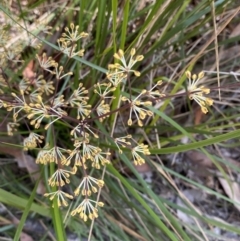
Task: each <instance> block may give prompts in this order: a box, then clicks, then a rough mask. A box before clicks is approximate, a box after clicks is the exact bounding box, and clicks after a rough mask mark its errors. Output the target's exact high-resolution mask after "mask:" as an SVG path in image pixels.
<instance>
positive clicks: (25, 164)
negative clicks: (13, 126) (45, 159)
mask: <svg viewBox="0 0 240 241" xmlns="http://www.w3.org/2000/svg"><path fill="white" fill-rule="evenodd" d="M3 142H4V143H9V144H18V145H19V144H20V143H21V141H20V135H15V136H2V137H0V153H4V154H7V155H10V156H14V157H15V161H16V162H17V163H18V166H19V168H26V169H27V170H28V173H29V174H30V175H31V178H32V179H33V180H34V181H36V180H38V179H39V177H40V174H39V171H40V170H39V166H38V165H37V164H36V163H35V160H34V158H33V157H31V156H29V155H27V154H25V153H24V151H23V150H22V149H21V148H19V147H15V146H11V145H7V144H3ZM37 193H38V194H42V195H43V194H44V193H45V186H44V184H43V181H42V180H41V181H40V182H39V185H38V188H37Z"/></svg>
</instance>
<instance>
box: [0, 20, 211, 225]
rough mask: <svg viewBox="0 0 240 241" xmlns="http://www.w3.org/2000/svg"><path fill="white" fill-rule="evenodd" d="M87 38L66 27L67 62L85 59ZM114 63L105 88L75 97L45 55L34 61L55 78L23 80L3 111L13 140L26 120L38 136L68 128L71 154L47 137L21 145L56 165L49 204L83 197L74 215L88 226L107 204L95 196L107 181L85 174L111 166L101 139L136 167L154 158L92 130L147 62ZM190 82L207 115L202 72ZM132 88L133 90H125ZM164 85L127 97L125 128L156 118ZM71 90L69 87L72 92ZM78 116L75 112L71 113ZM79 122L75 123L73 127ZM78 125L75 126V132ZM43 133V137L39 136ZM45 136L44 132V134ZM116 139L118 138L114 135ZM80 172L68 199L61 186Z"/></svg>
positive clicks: (131, 142) (121, 56)
mask: <svg viewBox="0 0 240 241" xmlns="http://www.w3.org/2000/svg"><path fill="white" fill-rule="evenodd" d="M87 36H88V34H87V33H85V32H81V33H79V27H78V26H75V25H74V24H71V25H70V28H68V27H66V28H65V32H64V33H63V34H62V36H61V37H60V39H58V46H59V49H60V51H61V52H62V53H64V54H65V55H66V56H67V57H68V58H69V59H70V58H73V57H74V56H83V55H84V49H80V50H79V49H78V41H81V40H82V39H83V38H86V37H87ZM114 58H115V63H113V64H109V66H108V71H107V74H106V78H105V82H98V83H97V84H95V85H94V86H93V87H92V88H91V89H93V91H92V92H90V90H89V89H87V88H86V87H85V86H84V85H83V83H79V85H78V86H77V88H75V89H73V90H72V91H67V92H66V93H67V94H65V93H64V92H63V93H62V92H61V93H60V92H59V93H58V89H57V86H58V83H59V82H60V81H61V80H62V79H64V80H65V79H66V78H71V76H72V74H73V73H72V71H65V67H64V66H62V65H59V63H57V62H56V61H55V60H54V59H53V58H52V57H49V56H47V55H46V53H43V54H42V55H36V61H37V63H38V65H39V67H40V69H41V71H42V72H43V73H44V72H45V73H48V74H50V75H51V76H52V78H51V80H47V79H44V75H43V74H40V73H36V76H35V78H34V80H28V79H22V80H21V81H20V83H19V85H18V89H14V90H13V92H12V93H11V98H8V99H1V100H0V107H3V108H5V109H6V110H7V111H8V112H12V114H13V121H12V122H9V123H8V125H7V128H8V133H9V135H13V132H14V131H16V128H17V127H18V125H19V123H20V122H21V120H22V119H23V118H27V120H29V122H28V123H29V124H30V125H31V126H32V127H33V129H34V130H43V129H45V131H49V132H50V133H53V132H52V130H53V129H54V127H55V124H57V123H58V122H59V121H62V122H63V123H64V124H65V125H67V124H68V121H69V120H70V122H71V124H69V125H68V126H69V136H70V138H71V140H72V148H71V149H66V148H64V147H60V146H58V143H55V144H54V145H53V146H50V144H48V143H45V146H44V147H42V148H41V145H42V143H43V141H44V139H45V135H44V134H41V135H40V134H37V133H35V132H34V130H33V131H31V132H30V134H29V136H28V137H26V138H24V140H23V148H24V150H30V149H35V148H38V149H40V150H39V151H38V155H37V158H36V163H38V164H43V165H48V164H51V163H52V164H53V165H55V172H54V173H52V175H51V176H50V177H49V179H48V185H49V187H51V188H52V192H49V193H46V194H45V195H44V196H46V197H49V199H50V200H53V199H56V200H57V205H58V206H59V207H60V206H68V202H69V201H68V200H72V199H73V198H74V196H78V195H81V196H82V197H83V200H82V202H81V203H80V204H79V205H78V206H77V207H76V208H75V209H74V210H72V211H71V215H73V216H74V215H76V214H78V215H79V217H80V218H82V219H83V220H84V221H87V220H88V219H94V218H97V217H98V207H102V206H103V205H104V204H103V203H102V202H99V201H95V200H94V199H93V198H92V196H93V195H94V194H95V193H97V192H99V191H100V190H101V188H103V186H104V180H102V179H97V178H95V177H92V176H90V175H89V173H88V172H87V168H89V166H90V167H92V168H96V169H101V168H102V167H103V166H105V165H107V164H111V159H112V152H110V151H109V149H103V148H102V147H100V146H99V145H98V140H99V137H100V136H101V140H102V141H103V140H105V139H106V140H107V138H111V141H112V143H114V145H115V146H116V150H117V151H118V153H119V154H122V153H123V152H126V154H127V155H129V156H130V155H131V156H132V160H133V163H134V164H135V165H142V164H143V163H145V158H144V156H146V155H150V151H149V148H148V145H146V144H143V143H138V142H137V141H136V140H135V139H133V137H132V136H131V135H129V134H127V135H123V136H116V137H114V136H113V137H109V136H108V137H104V135H103V134H102V133H101V131H100V130H98V129H97V127H96V126H95V125H94V124H93V123H94V122H93V121H92V120H95V119H98V120H99V121H100V122H104V121H107V120H108V118H109V117H111V113H115V112H116V111H117V110H113V111H112V109H111V107H112V106H111V103H112V101H113V100H114V99H115V96H114V92H115V91H116V89H117V88H118V87H119V86H130V87H131V82H130V78H131V75H133V76H135V77H139V76H140V75H141V74H140V72H139V71H137V70H135V69H134V67H135V65H136V64H137V63H138V62H140V61H142V60H143V59H144V57H143V55H136V50H135V49H134V48H132V49H131V50H130V56H126V55H125V53H124V52H123V50H119V51H118V52H117V53H115V54H114ZM186 76H187V77H188V79H189V84H188V92H189V98H190V99H192V100H195V101H196V102H197V103H198V104H199V105H200V106H201V109H202V111H203V112H204V113H206V112H207V111H208V109H207V107H208V106H211V105H212V104H213V100H212V99H210V98H207V97H205V94H208V93H209V92H210V89H208V88H205V87H204V86H200V87H198V82H199V80H200V79H201V78H202V77H203V72H201V73H199V74H198V76H197V75H191V73H190V72H189V71H187V72H186ZM0 81H1V82H0V84H1V86H4V87H6V86H7V85H6V82H5V81H4V79H3V78H2V79H0ZM127 83H129V85H127ZM161 84H162V81H158V82H157V83H156V84H155V85H154V86H153V87H152V88H150V89H148V90H147V89H144V90H141V92H140V93H132V91H131V93H129V94H128V95H122V96H121V97H120V104H119V111H120V110H121V108H123V109H124V110H128V120H127V125H128V126H132V125H133V124H137V125H138V126H139V127H142V126H143V125H144V122H145V120H146V118H147V117H149V118H151V117H152V116H153V115H154V113H153V112H152V111H151V110H149V108H148V107H149V106H151V105H152V103H153V101H155V100H158V99H159V98H161V97H164V96H165V95H164V94H163V93H161V92H160V91H159V90H158V87H159V86H160V85H161ZM69 90H71V86H70V88H69ZM90 94H95V96H96V99H97V101H96V103H95V104H94V105H93V104H92V103H91V104H90V101H89V99H90ZM71 110H74V111H71ZM73 120H75V121H73ZM73 123H75V126H73ZM38 132H39V131H38ZM43 132H44V131H43ZM113 135H114V134H113ZM79 171H81V172H82V174H83V175H82V176H83V177H82V179H81V180H80V181H79V185H78V186H77V187H76V188H75V190H74V192H73V193H72V194H68V193H66V192H65V191H64V190H66V189H64V190H63V189H62V187H63V186H65V185H67V184H69V183H70V182H71V176H72V175H76V173H77V172H79Z"/></svg>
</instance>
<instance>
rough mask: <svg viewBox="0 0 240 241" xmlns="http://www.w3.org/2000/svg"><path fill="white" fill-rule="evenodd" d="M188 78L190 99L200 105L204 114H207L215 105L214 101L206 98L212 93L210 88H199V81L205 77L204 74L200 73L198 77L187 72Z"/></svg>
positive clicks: (202, 86)
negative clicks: (209, 107) (210, 107)
mask: <svg viewBox="0 0 240 241" xmlns="http://www.w3.org/2000/svg"><path fill="white" fill-rule="evenodd" d="M186 76H187V78H188V92H189V99H190V100H195V101H196V102H197V103H198V104H199V105H200V107H201V110H202V112H203V113H205V114H206V113H207V112H208V109H207V108H208V106H211V105H212V104H213V99H211V98H209V97H206V96H205V95H206V94H209V93H210V89H209V88H206V87H205V86H204V85H201V86H198V84H199V81H200V80H201V79H202V78H203V77H204V73H203V72H200V73H199V74H198V75H196V74H193V75H192V74H191V72H190V71H186Z"/></svg>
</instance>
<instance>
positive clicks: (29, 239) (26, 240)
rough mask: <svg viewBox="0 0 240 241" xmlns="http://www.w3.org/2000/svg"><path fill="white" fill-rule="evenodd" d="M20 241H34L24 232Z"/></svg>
mask: <svg viewBox="0 0 240 241" xmlns="http://www.w3.org/2000/svg"><path fill="white" fill-rule="evenodd" d="M20 241H33V239H32V237H31V236H29V235H28V234H26V233H23V232H22V233H21V235H20Z"/></svg>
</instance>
